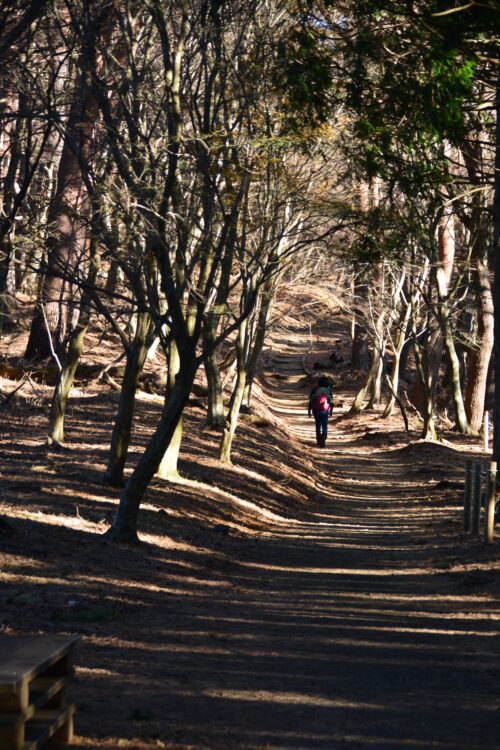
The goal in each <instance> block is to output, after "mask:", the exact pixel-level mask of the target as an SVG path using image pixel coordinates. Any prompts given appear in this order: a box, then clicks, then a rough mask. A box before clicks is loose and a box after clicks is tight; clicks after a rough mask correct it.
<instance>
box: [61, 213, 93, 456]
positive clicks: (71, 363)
mask: <svg viewBox="0 0 500 750" xmlns="http://www.w3.org/2000/svg"><path fill="white" fill-rule="evenodd" d="M99 266H100V256H99V241H98V237H97V233H96V228H95V226H93V231H92V238H91V245H90V266H89V274H88V279H87V283H88V286H89V287H93V286H94V285H95V282H96V279H97V274H98V271H99ZM90 314H91V298H90V294H89V292H88V291H87V290H85V289H84V290H83V292H82V297H81V303H80V314H79V316H78V323H77V324H76V326H75V329H74V330H73V332H72V334H71V337H70V340H69V344H68V352H67V354H66V357H65V360H64V363H63V366H62V370H61V372H60V374H59V378H58V381H57V384H56V387H55V391H54V396H53V399H52V407H51V412H50V423H49V434H50V437H51V439H52V440H53V441H54V442H55V443H64V417H65V414H66V402H67V399H68V395H69V392H70V389H71V386H72V384H73V379H74V377H75V372H76V368H77V366H78V362H79V360H80V355H81V353H82V349H83V341H84V338H85V334H86V333H87V328H88V325H89V321H90Z"/></svg>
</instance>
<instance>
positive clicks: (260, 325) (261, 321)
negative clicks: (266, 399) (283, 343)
mask: <svg viewBox="0 0 500 750" xmlns="http://www.w3.org/2000/svg"><path fill="white" fill-rule="evenodd" d="M276 282H277V279H276V278H271V279H268V281H267V282H266V284H265V286H264V289H263V292H262V299H261V304H260V308H259V312H258V317H257V325H256V329H255V335H254V340H253V345H252V351H251V352H250V355H249V357H248V362H247V365H246V378H245V388H244V391H243V399H242V404H241V405H242V408H244V409H249V408H250V402H251V398H252V386H253V382H254V378H255V373H256V372H257V367H258V365H259V361H260V357H261V354H262V348H263V346H264V341H265V338H266V331H267V322H268V320H269V315H270V313H271V306H272V302H273V298H274V293H275V290H276Z"/></svg>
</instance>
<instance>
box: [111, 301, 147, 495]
mask: <svg viewBox="0 0 500 750" xmlns="http://www.w3.org/2000/svg"><path fill="white" fill-rule="evenodd" d="M150 326H151V317H150V315H149V313H139V314H138V315H137V327H136V330H135V337H134V340H133V342H132V344H131V345H130V348H129V351H128V352H127V363H126V365H125V373H124V375H123V382H122V388H121V392H120V402H119V405H118V413H117V415H116V420H115V424H114V427H113V433H112V435H111V447H110V453H109V459H108V466H107V469H106V473H105V474H104V481H105V482H106V483H107V484H110V485H111V486H112V487H121V486H122V485H123V470H124V468H125V462H126V460H127V452H128V447H129V444H130V435H131V432H132V421H133V417H134V406H135V394H136V392H137V386H138V384H139V378H140V375H141V372H142V368H143V367H144V362H145V360H146V355H147V353H148V344H147V336H148V332H149V328H150Z"/></svg>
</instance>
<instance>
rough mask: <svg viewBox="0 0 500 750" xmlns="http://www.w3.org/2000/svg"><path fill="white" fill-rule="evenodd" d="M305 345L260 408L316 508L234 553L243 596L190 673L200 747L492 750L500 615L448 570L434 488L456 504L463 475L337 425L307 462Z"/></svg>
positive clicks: (283, 355) (449, 527)
mask: <svg viewBox="0 0 500 750" xmlns="http://www.w3.org/2000/svg"><path fill="white" fill-rule="evenodd" d="M304 340H306V341H307V339H305V336H304V332H301V331H297V332H296V334H295V335H293V334H290V336H289V337H288V339H287V342H286V344H283V342H281V343H280V345H279V352H278V353H274V354H273V355H272V360H271V361H272V369H273V370H274V377H271V378H269V379H268V381H267V383H268V385H267V388H266V396H267V400H268V404H269V406H270V408H271V410H272V411H273V412H274V413H275V414H277V415H279V416H280V419H281V420H283V422H284V424H285V425H286V429H287V430H288V431H289V433H290V434H291V435H292V436H294V437H295V438H296V440H297V449H298V450H299V451H300V450H303V451H307V452H308V454H310V453H311V452H314V454H315V456H316V459H315V460H316V463H317V466H318V477H319V478H320V480H319V481H318V485H317V486H318V497H317V502H316V503H315V505H314V508H312V509H311V510H312V513H311V520H310V521H308V522H304V523H297V522H296V521H294V522H291V523H290V526H289V528H288V529H283V530H282V531H281V532H279V531H276V530H274V531H273V532H272V533H270V534H269V535H268V536H267V538H266V540H265V541H261V542H259V543H256V544H254V545H252V549H251V551H250V550H248V549H246V550H242V557H243V558H244V560H243V559H242V560H241V561H240V566H239V572H238V573H236V572H234V573H233V575H232V576H231V577H232V581H233V584H234V585H235V586H236V587H237V589H238V591H239V592H240V596H239V597H238V598H237V600H235V599H234V596H229V597H228V600H227V601H225V597H224V595H223V596H222V598H221V600H220V609H219V611H218V616H217V618H216V619H215V620H212V621H211V628H212V629H213V631H214V633H215V634H216V635H215V637H216V638H217V639H218V642H219V644H220V652H219V654H217V655H212V657H211V658H210V659H209V658H208V657H207V656H206V655H204V656H203V657H202V660H203V661H205V662H206V663H205V665H204V666H203V667H202V666H201V664H200V672H202V671H203V673H207V672H208V673H209V674H210V675H211V677H210V681H211V683H212V687H211V695H212V696H213V698H214V700H215V699H217V702H216V704H215V703H214V707H215V705H216V706H217V709H216V711H215V715H214V721H213V724H212V728H211V734H210V737H211V739H208V738H207V741H208V746H209V747H215V748H217V747H225V746H226V744H227V746H229V747H231V746H233V747H245V748H247V747H248V748H304V749H312V748H323V749H324V750H327V749H328V750H330V749H334V748H370V749H377V750H384V749H385V748H402V747H414V748H447V749H449V750H451V749H452V748H464V749H465V748H467V750H474V749H475V748H477V749H478V750H479V748H481V749H482V750H493V748H498V747H499V746H500V721H499V712H498V707H499V698H500V695H499V684H500V680H499V677H500V673H499V668H498V667H499V665H498V655H499V651H500V643H499V638H498V614H499V612H498V600H495V597H494V596H491V595H490V594H489V593H488V591H484V588H483V586H484V585H487V584H488V583H489V579H488V576H486V578H485V577H484V573H481V571H480V567H479V569H476V570H470V571H468V573H466V566H461V565H460V563H459V561H457V559H456V557H454V554H453V549H452V545H451V539H452V537H453V536H454V535H456V523H457V522H458V523H459V514H458V513H457V510H456V508H453V509H452V510H451V509H450V503H449V502H448V503H442V502H441V501H440V499H433V496H432V489H431V488H432V487H433V486H435V485H437V484H439V482H441V483H443V481H444V482H445V483H446V482H447V483H448V486H449V488H451V489H452V491H453V493H455V494H457V493H458V494H459V493H460V489H459V487H460V479H458V480H457V479H456V477H457V476H458V477H460V476H461V474H460V473H457V471H458V469H459V468H460V467H459V466H458V467H455V469H456V471H455V473H453V472H452V471H451V469H450V466H449V461H446V460H443V454H442V451H441V450H440V448H441V447H440V446H430V451H429V450H426V449H425V447H424V446H415V449H416V450H414V449H412V448H409V449H403V450H387V449H383V450H373V448H371V447H370V446H369V445H367V446H366V448H365V447H363V445H362V444H360V442H359V440H357V439H356V436H355V435H353V432H352V430H350V429H349V428H348V427H343V422H342V421H340V422H337V423H335V422H334V423H333V424H332V425H331V427H330V434H329V439H328V445H327V448H326V449H325V450H324V451H321V450H319V449H317V448H316V447H315V440H314V422H313V420H310V419H308V417H307V413H306V409H307V393H308V391H307V389H306V390H300V388H299V384H300V380H301V379H302V377H303V374H304V373H303V371H302V369H301V362H302V358H303V356H304V353H305V351H306V348H305V345H304ZM271 381H272V383H273V385H270V382H271ZM335 396H336V398H335V401H336V402H338V396H339V394H338V389H337V392H336V394H335ZM340 411H341V410H340V409H339V408H337V409H336V415H338V414H339V413H340ZM334 418H335V415H334ZM443 450H444V451H445V453H446V450H447V449H443ZM433 457H434V459H435V461H434V463H433ZM447 458H448V457H447ZM429 473H430V477H429V476H428V475H429ZM423 475H424V479H425V482H424V485H425V483H427V485H428V487H425V486H423V481H422V476H423ZM444 476H446V477H448V479H445V480H443V477H444ZM450 476H451V477H453V476H454V477H455V481H453V480H450V479H449V477H450ZM459 502H460V500H459V499H458V500H457V501H456V503H459ZM451 516H452V517H453V522H451V521H450V517H451ZM454 525H455V526H454ZM455 552H456V550H455ZM481 576H483V578H481ZM207 660H208V663H207ZM216 726H219V727H220V732H219V733H216V734H213V732H214V731H215V727H216ZM231 738H232V739H231Z"/></svg>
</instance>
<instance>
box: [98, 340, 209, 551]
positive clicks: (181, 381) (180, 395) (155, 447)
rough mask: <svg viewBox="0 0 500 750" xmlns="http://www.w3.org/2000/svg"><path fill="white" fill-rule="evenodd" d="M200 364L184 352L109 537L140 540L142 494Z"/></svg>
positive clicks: (108, 533) (182, 406) (191, 353)
mask: <svg viewBox="0 0 500 750" xmlns="http://www.w3.org/2000/svg"><path fill="white" fill-rule="evenodd" d="M197 367H198V365H197V360H196V356H195V352H194V351H187V352H185V356H184V357H182V356H181V367H180V370H179V375H178V377H177V379H176V381H175V386H174V388H173V390H172V392H171V394H170V395H169V396H168V398H167V397H166V398H165V403H164V406H163V410H162V414H161V417H160V420H159V422H158V425H157V427H156V430H155V433H154V435H153V437H152V438H151V440H150V441H149V443H148V446H147V448H146V450H145V451H144V453H143V455H142V456H141V458H140V460H139V463H138V464H137V466H136V468H135V469H134V472H133V473H132V475H131V477H130V478H129V480H128V481H127V484H126V485H125V487H124V489H123V492H122V496H121V498H120V504H119V506H118V510H117V512H116V515H115V518H114V520H113V524H112V526H111V527H110V529H109V530H108V532H107V537H108V538H109V539H112V540H114V541H117V542H124V543H137V542H138V536H137V522H138V517H139V508H140V504H141V502H142V498H143V497H144V493H145V492H146V489H147V487H148V485H149V483H150V481H151V480H152V478H153V477H154V475H155V474H156V472H157V471H158V467H159V465H160V461H161V459H162V457H163V456H164V455H165V451H166V450H167V448H168V445H169V443H170V440H171V439H172V436H173V434H174V432H175V429H176V427H177V424H178V423H179V419H180V417H181V415H182V411H183V409H184V407H185V405H186V403H187V401H188V398H189V394H190V393H191V388H192V386H193V382H194V378H195V375H196V370H197Z"/></svg>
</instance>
